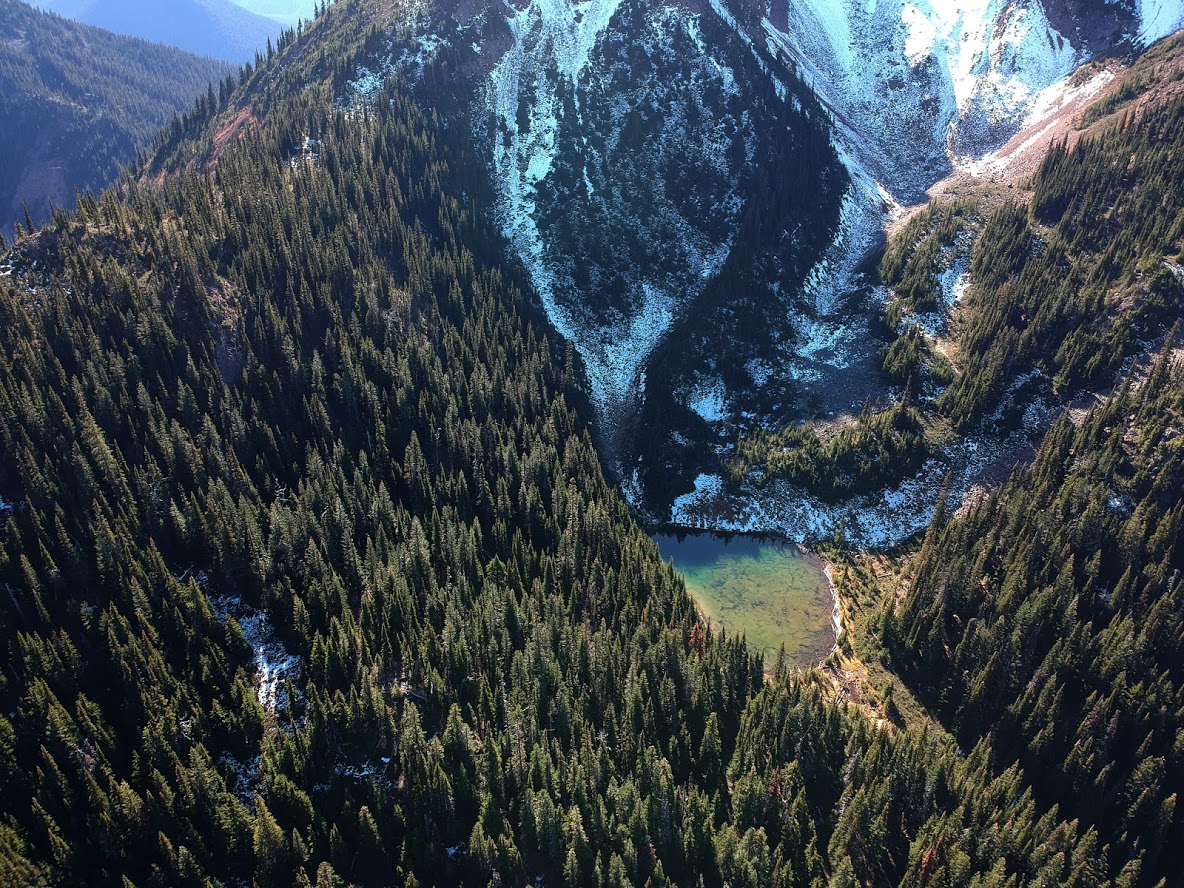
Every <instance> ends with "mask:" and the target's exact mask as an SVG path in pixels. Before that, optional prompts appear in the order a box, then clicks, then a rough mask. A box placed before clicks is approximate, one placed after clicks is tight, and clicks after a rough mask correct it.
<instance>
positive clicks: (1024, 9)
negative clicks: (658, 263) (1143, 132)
mask: <svg viewBox="0 0 1184 888" xmlns="http://www.w3.org/2000/svg"><path fill="white" fill-rule="evenodd" d="M733 2H734V3H736V4H737V5H738V6H743V5H745V4H746V0H733ZM749 5H750V6H751V7H752V8H750V9H749V11H748V14H747V15H742V16H739V18H740V19H741V20H743V21H746V22H747V25H746V26H747V28H748V30H749V31H750V32H755V31H756V29H757V28H758V27H759V28H760V30H761V31H762V32H763V35H764V37H765V39H766V40H767V44H768V48H769V50H770V52H772V53H773V54H775V55H777V56H778V57H779V58H780V59H782V60H783V61H784V62H785V63H786V64H790V65H796V66H798V67H800V68H801V69H802V70H803V71H805V72H807V74H808V79H809V81H810V82H811V83H812V84H813V85H814V87H815V89H816V90H817V91H818V93H819V95H820V96H821V97H822V98H823V100H824V101H825V102H826V103H827V105H828V106H829V107H830V108H831V109H832V110H833V112H834V114H835V116H836V118H837V120H838V123H839V125H840V127H841V128H843V129H845V130H847V131H848V133H849V136H850V140H851V142H852V144H853V145H854V147H855V151H856V153H857V155H858V160H859V161H860V162H861V163H862V164H863V165H864V166H865V167H866V168H867V169H868V170H869V171H870V172H871V173H872V174H873V175H874V176H875V178H876V179H877V180H879V181H880V182H881V183H883V184H884V185H885V186H886V187H887V188H888V189H889V190H890V191H891V192H892V193H893V195H894V196H895V197H897V198H898V199H899V200H901V201H902V202H914V201H916V200H919V199H920V198H921V196H922V195H923V193H924V191H925V189H926V188H927V187H928V186H929V185H931V184H932V183H933V182H934V181H936V180H937V179H938V178H940V177H941V176H942V175H944V174H945V173H947V172H948V171H949V170H950V168H951V166H952V165H953V164H955V163H957V162H958V161H959V160H961V159H974V158H977V157H979V156H981V155H983V154H985V153H987V152H989V151H991V150H993V149H995V148H998V147H999V146H1000V145H1001V144H1003V143H1004V142H1005V141H1006V140H1007V139H1009V138H1010V137H1011V136H1012V135H1014V134H1015V133H1016V132H1017V130H1018V128H1019V125H1020V123H1021V121H1023V119H1024V118H1025V116H1026V115H1027V113H1028V111H1029V109H1030V108H1031V107H1032V105H1033V103H1034V102H1035V101H1036V99H1037V98H1038V96H1039V95H1040V93H1041V92H1042V91H1043V90H1045V89H1047V88H1048V87H1050V86H1052V85H1053V84H1055V83H1056V82H1058V81H1059V80H1061V79H1063V78H1065V77H1066V76H1068V75H1069V74H1070V73H1072V71H1073V70H1074V69H1075V68H1077V67H1078V66H1079V65H1080V64H1082V63H1083V62H1085V61H1086V60H1087V59H1089V58H1091V57H1093V56H1094V55H1096V54H1098V53H1104V52H1109V51H1112V50H1116V49H1125V48H1129V47H1131V46H1134V45H1135V44H1138V43H1142V44H1146V43H1149V42H1151V41H1154V40H1156V39H1159V38H1160V37H1163V36H1165V35H1166V34H1168V33H1171V32H1172V31H1174V30H1176V29H1177V28H1179V27H1181V26H1184V3H1182V2H1181V0H1154V2H1138V3H1136V2H1134V0H1119V2H1101V0H1044V2H1041V0H767V2H764V3H763V4H762V3H756V4H749Z"/></svg>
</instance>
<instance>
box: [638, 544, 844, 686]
mask: <svg viewBox="0 0 1184 888" xmlns="http://www.w3.org/2000/svg"><path fill="white" fill-rule="evenodd" d="M654 539H655V541H656V542H657V543H658V548H659V550H660V551H661V553H662V558H663V559H665V560H666V561H673V562H674V567H675V568H676V569H677V570H678V572H679V573H680V574H681V575H682V577H683V579H684V580H685V581H686V586H687V591H688V592H690V593H691V595H692V596H693V597H694V599H695V602H696V603H697V604H698V605H699V609H700V611H701V612H702V613H703V614H704V615H705V616H706V617H707V618H708V619H709V620H710V621H711V624H712V625H713V626H714V627H716V628H722V629H724V630H725V631H726V632H727V633H728V634H729V635H736V634H743V635H744V636H745V638H746V639H747V641H748V645H749V647H750V648H751V649H752V650H753V651H754V652H758V653H761V654H763V655H764V659H765V665H766V666H767V667H772V665H773V664H774V663H775V662H776V659H777V652H778V650H779V649H780V648H781V646H782V645H785V656H786V661H787V662H788V663H790V664H792V665H796V666H809V665H813V664H816V663H818V662H819V661H821V660H823V659H825V658H826V657H827V656H828V655H829V654H830V652H831V651H832V650H833V649H834V646H835V638H836V624H835V598H834V592H833V590H832V588H831V583H830V579H829V578H828V577H827V575H826V572H825V570H824V566H823V564H822V561H821V560H820V559H819V558H817V557H816V556H814V555H811V554H810V553H808V552H806V551H805V550H803V549H802V548H801V547H799V546H797V545H794V544H793V543H788V542H783V541H780V540H773V539H766V538H759V537H753V536H742V535H733V536H722V535H717V534H712V533H699V532H689V531H688V532H686V533H681V532H679V533H670V534H660V535H657V536H655V537H654Z"/></svg>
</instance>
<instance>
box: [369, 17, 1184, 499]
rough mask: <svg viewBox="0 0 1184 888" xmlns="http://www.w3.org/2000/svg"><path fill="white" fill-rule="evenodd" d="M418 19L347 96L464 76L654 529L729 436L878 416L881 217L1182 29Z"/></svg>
mask: <svg viewBox="0 0 1184 888" xmlns="http://www.w3.org/2000/svg"><path fill="white" fill-rule="evenodd" d="M408 8H409V9H412V10H413V14H412V15H410V16H409V17H408V18H407V20H406V23H405V25H404V27H403V29H402V30H401V31H400V33H399V34H398V35H397V37H396V38H392V42H390V43H388V44H387V46H388V48H389V50H390V56H389V58H388V59H386V60H385V61H384V60H378V59H376V60H374V61H375V62H376V64H374V65H372V66H371V67H368V68H366V69H365V70H361V69H360V70H359V78H360V79H359V80H358V81H357V82H356V83H355V84H354V87H353V89H354V91H355V92H357V93H359V94H363V93H368V92H372V91H373V90H372V88H373V87H376V86H377V85H378V83H379V81H380V76H381V74H382V72H385V71H389V70H396V71H398V72H399V73H400V74H402V75H404V76H410V77H411V78H412V79H414V78H416V77H420V78H426V75H425V74H424V71H425V65H432V66H435V67H436V70H437V73H436V74H434V75H432V78H431V79H432V85H431V86H430V87H428V88H429V89H434V90H439V89H441V88H442V86H441V85H442V84H443V83H444V82H445V79H446V76H445V75H444V74H442V73H440V72H442V71H444V70H445V68H447V71H448V72H449V73H448V75H447V77H455V76H456V75H457V74H459V75H460V77H459V80H461V81H463V82H464V87H463V88H462V89H460V91H459V93H456V94H461V93H463V94H464V95H466V96H467V97H468V101H470V102H471V103H472V107H471V109H470V110H471V120H472V122H473V127H474V135H475V136H476V140H477V145H478V148H479V150H481V151H482V152H483V154H484V156H485V158H486V160H487V163H488V168H489V172H490V176H491V184H492V188H493V193H494V204H495V212H496V215H497V221H498V223H499V225H500V227H501V229H502V232H503V233H504V235H505V236H506V239H507V242H508V244H509V246H510V248H511V252H512V253H513V255H514V256H516V258H517V259H518V260H520V261H521V263H522V265H523V266H524V267H525V270H526V272H527V274H528V276H529V278H530V280H531V282H532V284H533V286H534V288H535V289H536V291H537V292H538V294H539V296H540V298H541V301H542V303H543V305H544V307H545V309H546V311H547V313H548V315H549V317H550V319H551V321H552V323H553V324H554V326H555V327H556V329H557V330H558V331H559V332H560V333H561V334H562V335H563V336H564V337H566V338H567V339H568V340H569V341H570V342H572V343H573V345H574V346H575V348H576V349H577V351H578V352H579V353H580V355H581V357H582V358H583V362H584V366H585V368H586V371H587V376H588V381H589V388H590V393H591V395H592V400H593V403H594V404H595V406H596V408H597V413H598V417H599V420H600V423H599V425H600V430H601V432H602V440H603V442H604V443H605V444H606V445H607V448H608V453H607V455H608V457H609V459H610V462H613V463H616V466H617V468H619V469H620V470H621V472H622V476H623V477H624V478H625V479H626V480H627V483H626V489H627V490H628V491H629V492H631V493H635V494H637V495H638V497H639V498H640V499H641V500H644V501H645V502H646V503H648V504H649V505H650V506H652V507H653V508H654V509H655V514H658V515H661V514H662V513H663V512H664V511H665V509H666V507H667V506H668V505H669V504H670V503H671V502H673V501H674V498H675V496H677V494H678V492H679V491H680V490H681V491H685V490H687V489H689V487H690V486H691V482H692V479H693V478H695V477H696V475H697V474H698V473H702V472H706V473H708V474H710V473H711V472H713V471H716V470H718V463H719V457H720V455H721V454H723V453H725V452H726V450H727V448H728V447H729V446H731V442H734V441H735V440H736V436H737V434H738V433H739V432H741V431H743V430H746V429H751V428H753V427H754V426H761V425H765V426H771V425H779V424H783V423H785V422H788V421H791V420H794V419H798V418H803V417H806V418H809V417H810V416H815V415H827V414H828V413H831V412H836V413H842V412H846V411H849V410H851V409H852V408H854V409H855V410H858V409H859V406H860V405H861V404H862V403H863V402H864V401H865V399H867V398H869V397H872V398H874V397H876V396H877V395H878V394H879V393H881V392H882V391H883V385H884V383H883V380H882V378H881V377H880V375H879V373H878V370H877V368H876V361H877V357H876V356H877V355H878V352H879V349H880V347H881V345H882V344H883V343H881V342H880V341H879V340H878V339H877V334H876V329H877V327H876V323H877V321H876V319H877V318H878V316H879V313H880V310H881V306H880V304H879V303H877V301H876V300H877V291H876V290H874V289H873V288H872V287H871V286H869V283H870V282H869V281H868V280H867V279H866V277H865V275H864V274H863V271H864V270H865V269H866V267H867V260H868V257H869V255H871V254H872V253H874V250H875V248H876V246H877V244H878V243H879V242H880V241H881V239H882V233H883V227H884V223H885V222H886V220H887V219H888V218H889V217H890V216H891V215H892V213H893V211H894V209H895V208H896V207H897V206H898V205H899V204H907V203H913V202H917V201H919V200H921V199H922V198H923V196H924V194H925V192H926V190H927V189H928V188H929V187H930V186H932V185H933V184H934V183H935V182H936V181H938V180H939V179H941V178H943V177H944V176H946V175H947V174H948V173H949V172H950V171H951V170H952V169H954V168H955V167H958V166H963V167H966V168H968V169H970V168H974V167H975V165H976V164H977V165H981V164H983V163H985V162H988V160H990V162H995V161H994V160H991V158H993V157H994V155H992V154H991V152H993V151H996V150H998V149H1000V148H1001V147H1002V146H1004V145H1005V144H1006V143H1007V142H1008V140H1009V139H1011V138H1012V137H1013V136H1015V135H1016V134H1017V133H1018V132H1020V131H1021V129H1024V128H1032V127H1038V126H1039V125H1040V121H1039V120H1037V119H1034V117H1038V116H1039V115H1040V114H1041V113H1043V112H1042V111H1041V109H1044V108H1049V109H1054V110H1055V109H1059V111H1058V113H1061V114H1062V115H1063V114H1064V113H1066V112H1065V108H1066V107H1068V106H1067V105H1066V101H1067V99H1066V98H1065V96H1062V95H1061V93H1062V92H1064V89H1063V86H1062V84H1063V83H1064V81H1065V78H1066V77H1067V76H1068V75H1070V74H1071V73H1072V72H1073V71H1074V70H1075V69H1077V68H1078V67H1079V65H1080V64H1081V63H1082V62H1084V61H1086V60H1087V59H1089V58H1092V57H1094V56H1095V55H1098V54H1100V53H1108V52H1117V53H1119V54H1122V53H1127V52H1129V51H1130V50H1131V49H1133V48H1137V47H1138V46H1140V45H1142V44H1146V43H1147V42H1150V41H1152V40H1154V39H1156V38H1158V37H1160V36H1163V35H1164V34H1166V33H1168V32H1170V31H1172V30H1174V29H1175V28H1177V27H1179V26H1180V25H1182V24H1184V0H1152V2H1137V0H457V2H453V3H447V4H446V3H443V2H438V3H435V4H433V3H430V2H414V3H409V4H408ZM425 82H426V79H425ZM367 85H368V86H367ZM363 87H366V88H363ZM1058 96H1059V97H1060V98H1058Z"/></svg>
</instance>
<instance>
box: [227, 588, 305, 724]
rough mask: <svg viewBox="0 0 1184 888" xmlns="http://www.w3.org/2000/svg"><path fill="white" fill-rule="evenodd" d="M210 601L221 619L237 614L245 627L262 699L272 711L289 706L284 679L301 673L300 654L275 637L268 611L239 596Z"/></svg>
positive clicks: (262, 702) (238, 620) (242, 626)
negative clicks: (289, 650) (251, 604)
mask: <svg viewBox="0 0 1184 888" xmlns="http://www.w3.org/2000/svg"><path fill="white" fill-rule="evenodd" d="M210 603H211V604H212V605H213V607H214V612H215V613H216V614H217V615H218V616H219V618H220V619H222V620H226V619H227V618H228V617H234V619H235V620H236V621H237V622H238V624H239V627H240V628H241V629H242V633H243V640H244V641H246V643H247V644H249V645H250V646H251V650H252V651H254V654H255V669H256V675H257V677H258V681H259V684H258V687H257V688H256V694H257V695H258V697H259V703H260V704H261V705H262V706H263V708H264V709H265V710H267V711H268V712H270V713H275V712H277V711H283V710H284V709H286V708H287V706H288V704H289V702H290V701H289V700H288V699H287V694H282V693H280V691H281V686H282V682H284V681H285V680H287V679H289V678H291V679H295V678H296V677H297V676H298V675H299V672H300V658H299V657H295V656H293V655H291V654H289V653H288V652H287V651H286V650H285V649H284V646H283V645H282V644H281V643H280V642H279V640H278V639H277V638H276V637H275V631H274V629H273V628H272V626H271V622H270V621H269V620H268V619H267V614H265V613H263V612H262V611H259V610H256V609H255V608H253V607H251V606H250V605H248V604H246V603H245V602H244V601H243V600H242V599H241V598H239V597H238V596H234V597H222V598H214V599H211V602H210Z"/></svg>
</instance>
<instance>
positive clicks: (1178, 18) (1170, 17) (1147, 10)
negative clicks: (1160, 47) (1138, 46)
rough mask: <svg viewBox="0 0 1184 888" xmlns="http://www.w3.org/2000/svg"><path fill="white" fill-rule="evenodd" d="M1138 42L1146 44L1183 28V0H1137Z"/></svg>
mask: <svg viewBox="0 0 1184 888" xmlns="http://www.w3.org/2000/svg"><path fill="white" fill-rule="evenodd" d="M1138 6H1139V42H1140V43H1142V44H1143V45H1144V46H1148V45H1150V44H1152V43H1154V42H1155V41H1156V40H1159V39H1161V38H1163V37H1167V36H1168V35H1169V34H1174V33H1175V32H1176V31H1178V30H1180V28H1184V0H1138Z"/></svg>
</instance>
